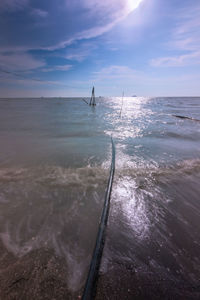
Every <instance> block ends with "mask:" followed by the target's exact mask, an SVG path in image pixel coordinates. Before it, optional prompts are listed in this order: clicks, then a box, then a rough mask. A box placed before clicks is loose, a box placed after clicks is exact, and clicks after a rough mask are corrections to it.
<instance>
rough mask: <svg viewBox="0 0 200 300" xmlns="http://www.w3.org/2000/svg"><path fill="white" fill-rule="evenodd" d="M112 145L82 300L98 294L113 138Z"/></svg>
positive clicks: (113, 149) (89, 299) (108, 200)
mask: <svg viewBox="0 0 200 300" xmlns="http://www.w3.org/2000/svg"><path fill="white" fill-rule="evenodd" d="M111 143H112V161H111V167H110V176H109V180H108V185H107V189H106V195H105V201H104V206H103V211H102V214H101V221H100V224H99V230H98V234H97V239H96V244H95V248H94V251H93V255H92V260H91V264H90V269H89V273H88V277H87V281H86V285H85V289H84V292H83V296H82V300H91V299H94V297H95V294H96V285H97V279H98V272H99V267H100V263H101V257H102V253H103V248H104V242H105V230H106V224H107V220H108V213H109V207H110V196H111V191H112V183H113V178H114V172H115V145H114V142H113V139H112V137H111Z"/></svg>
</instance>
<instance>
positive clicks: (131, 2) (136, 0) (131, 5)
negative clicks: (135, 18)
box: [128, 0, 143, 12]
mask: <svg viewBox="0 0 200 300" xmlns="http://www.w3.org/2000/svg"><path fill="white" fill-rule="evenodd" d="M142 1H143V0H128V9H129V11H130V12H131V11H133V10H134V9H136V8H137V7H138V6H139V5H140V3H141V2H142Z"/></svg>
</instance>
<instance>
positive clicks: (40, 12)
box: [31, 8, 48, 18]
mask: <svg viewBox="0 0 200 300" xmlns="http://www.w3.org/2000/svg"><path fill="white" fill-rule="evenodd" d="M31 13H32V15H34V16H38V17H41V18H45V17H47V16H48V12H47V11H45V10H42V9H39V8H34V9H32V12H31Z"/></svg>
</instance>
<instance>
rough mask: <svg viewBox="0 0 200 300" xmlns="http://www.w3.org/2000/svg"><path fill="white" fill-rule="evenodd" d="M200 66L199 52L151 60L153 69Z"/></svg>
mask: <svg viewBox="0 0 200 300" xmlns="http://www.w3.org/2000/svg"><path fill="white" fill-rule="evenodd" d="M196 64H200V51H197V52H191V53H189V54H184V55H179V56H172V57H161V58H156V59H152V60H151V65H152V66H153V67H185V66H191V65H196Z"/></svg>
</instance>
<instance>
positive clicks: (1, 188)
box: [0, 97, 200, 291]
mask: <svg viewBox="0 0 200 300" xmlns="http://www.w3.org/2000/svg"><path fill="white" fill-rule="evenodd" d="M122 104H123V105H122ZM121 108H122V113H121V117H120V111H121ZM176 114H177V115H183V116H189V117H192V118H196V119H198V118H200V98H142V97H140V98H139V97H134V98H126V97H125V98H124V100H123V103H122V99H121V98H120V97H119V98H99V99H98V98H97V106H96V107H95V108H91V107H89V106H87V105H86V104H85V103H84V102H83V101H82V100H81V99H78V98H77V99H53V98H52V99H45V98H44V99H1V100H0V238H1V240H2V242H3V244H4V246H5V247H6V249H7V250H8V251H9V252H12V253H13V254H14V255H16V256H18V257H22V256H23V255H25V254H26V253H28V252H29V251H31V250H33V249H37V248H41V247H48V248H52V249H54V250H55V252H56V254H57V255H59V256H61V257H64V258H65V260H66V264H67V267H68V272H69V277H68V282H67V284H68V287H69V289H71V290H72V291H77V290H79V289H80V288H81V287H82V286H83V284H84V281H85V278H86V274H87V270H88V266H89V263H90V258H91V253H92V249H93V246H94V242H95V238H96V233H97V228H98V222H99V217H100V214H101V209H102V204H103V201H104V196H105V189H106V184H107V180H108V176H109V167H110V161H111V143H110V136H111V135H112V136H113V139H114V142H115V146H116V173H115V178H114V183H113V192H112V197H111V207H110V214H109V224H108V232H107V239H106V245H105V249H104V255H103V261H102V265H101V272H102V273H106V272H108V271H109V270H110V269H111V268H112V264H113V262H116V261H118V262H126V263H130V264H133V265H134V268H135V271H137V272H145V271H146V270H151V271H152V272H153V271H155V272H159V273H160V274H163V277H165V278H172V279H173V280H174V281H181V280H185V281H187V282H188V284H189V285H191V286H195V285H197V284H198V279H199V277H200V256H199V253H200V235H199V231H200V223H199V216H200V199H199V194H200V186H199V184H198V183H199V179H200V153H199V148H200V123H198V122H195V121H192V120H186V119H185V120H184V119H178V118H176V117H174V116H173V115H176Z"/></svg>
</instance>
